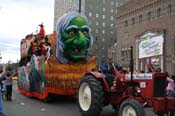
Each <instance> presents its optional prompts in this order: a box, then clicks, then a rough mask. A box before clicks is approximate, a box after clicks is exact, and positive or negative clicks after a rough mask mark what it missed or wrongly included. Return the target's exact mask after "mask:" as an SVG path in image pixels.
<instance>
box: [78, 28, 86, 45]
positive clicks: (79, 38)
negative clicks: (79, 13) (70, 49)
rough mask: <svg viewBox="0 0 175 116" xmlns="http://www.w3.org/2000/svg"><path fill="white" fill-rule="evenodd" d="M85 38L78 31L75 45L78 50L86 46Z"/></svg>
mask: <svg viewBox="0 0 175 116" xmlns="http://www.w3.org/2000/svg"><path fill="white" fill-rule="evenodd" d="M87 42H88V41H87V38H86V37H85V35H84V34H83V33H82V32H81V31H78V38H77V45H78V47H79V48H84V47H86V45H87Z"/></svg>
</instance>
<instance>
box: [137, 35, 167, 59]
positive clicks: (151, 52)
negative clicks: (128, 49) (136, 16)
mask: <svg viewBox="0 0 175 116" xmlns="http://www.w3.org/2000/svg"><path fill="white" fill-rule="evenodd" d="M163 41H164V39H163V35H158V36H154V37H149V38H147V39H145V40H143V41H141V42H140V43H139V58H146V57H151V56H157V55H162V54H163Z"/></svg>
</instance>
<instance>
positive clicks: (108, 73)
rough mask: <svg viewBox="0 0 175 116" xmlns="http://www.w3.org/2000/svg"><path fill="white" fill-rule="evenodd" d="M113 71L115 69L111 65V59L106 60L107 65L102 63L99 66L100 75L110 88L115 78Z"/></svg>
mask: <svg viewBox="0 0 175 116" xmlns="http://www.w3.org/2000/svg"><path fill="white" fill-rule="evenodd" d="M114 69H115V64H114V63H112V59H111V58H109V59H108V62H107V63H104V64H103V65H102V66H101V71H102V73H103V74H104V76H105V78H106V80H107V82H108V84H109V85H110V86H112V85H113V80H114V78H115V72H114Z"/></svg>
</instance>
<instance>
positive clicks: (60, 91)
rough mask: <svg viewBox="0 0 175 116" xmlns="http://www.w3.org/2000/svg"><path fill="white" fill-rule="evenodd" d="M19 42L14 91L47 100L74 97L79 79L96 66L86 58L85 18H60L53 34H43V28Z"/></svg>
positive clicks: (72, 15)
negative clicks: (16, 81)
mask: <svg viewBox="0 0 175 116" xmlns="http://www.w3.org/2000/svg"><path fill="white" fill-rule="evenodd" d="M39 26H40V30H39V32H38V33H36V34H29V35H27V36H26V37H25V38H24V39H22V40H21V43H20V55H21V59H20V62H19V67H18V90H19V92H20V93H22V94H24V95H25V96H29V97H36V98H38V99H41V100H45V101H47V100H48V99H49V97H50V95H53V94H54V95H75V93H76V89H77V85H78V83H79V80H80V79H81V78H82V77H83V75H84V74H85V73H86V72H88V71H91V70H92V69H93V68H95V66H96V58H95V57H94V56H92V55H90V51H91V47H92V45H93V38H92V35H91V33H90V29H89V26H88V21H87V19H86V17H85V16H84V15H82V14H79V13H67V14H65V15H63V16H62V17H61V18H60V19H59V20H58V23H57V25H56V32H54V33H52V34H48V35H47V34H45V30H44V25H43V24H41V25H39Z"/></svg>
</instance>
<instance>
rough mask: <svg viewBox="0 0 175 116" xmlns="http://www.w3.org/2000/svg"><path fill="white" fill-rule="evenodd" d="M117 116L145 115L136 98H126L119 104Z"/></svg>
mask: <svg viewBox="0 0 175 116" xmlns="http://www.w3.org/2000/svg"><path fill="white" fill-rule="evenodd" d="M119 116H145V111H144V108H143V106H142V105H141V104H140V103H139V102H138V101H137V100H134V99H127V100H125V101H124V102H123V103H122V104H121V106H120V109H119Z"/></svg>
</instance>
